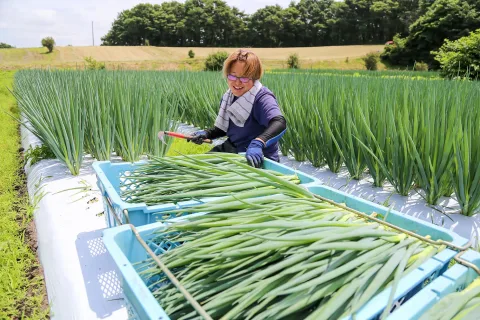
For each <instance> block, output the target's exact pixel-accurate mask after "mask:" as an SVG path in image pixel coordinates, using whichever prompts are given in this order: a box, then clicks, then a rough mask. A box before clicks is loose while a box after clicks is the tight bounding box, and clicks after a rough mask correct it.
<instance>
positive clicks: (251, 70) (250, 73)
mask: <svg viewBox="0 0 480 320" xmlns="http://www.w3.org/2000/svg"><path fill="white" fill-rule="evenodd" d="M237 61H243V62H245V69H244V70H243V76H244V77H248V78H252V79H253V80H258V79H260V78H261V77H262V75H263V67H262V62H261V61H260V59H259V58H258V57H257V55H256V54H255V53H253V52H252V51H250V50H245V49H239V50H236V51H235V52H233V53H232V54H230V56H228V58H227V60H225V63H224V64H223V75H224V76H225V77H227V75H228V73H229V72H230V69H231V68H232V65H233V64H234V63H235V62H237Z"/></svg>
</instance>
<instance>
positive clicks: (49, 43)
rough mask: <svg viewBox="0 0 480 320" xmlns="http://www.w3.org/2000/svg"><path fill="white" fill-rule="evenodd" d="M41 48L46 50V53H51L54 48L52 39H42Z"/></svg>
mask: <svg viewBox="0 0 480 320" xmlns="http://www.w3.org/2000/svg"><path fill="white" fill-rule="evenodd" d="M42 46H43V47H46V48H47V49H48V52H49V53H50V52H52V51H53V48H54V47H55V40H53V38H52V37H45V38H43V39H42Z"/></svg>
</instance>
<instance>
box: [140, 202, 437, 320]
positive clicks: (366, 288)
mask: <svg viewBox="0 0 480 320" xmlns="http://www.w3.org/2000/svg"><path fill="white" fill-rule="evenodd" d="M230 200H232V199H230ZM202 210H203V212H209V214H204V215H191V216H189V217H187V218H186V221H184V222H176V223H171V224H169V225H167V227H166V228H165V229H163V230H161V231H160V234H159V235H158V238H157V239H156V241H159V242H163V243H165V241H166V242H170V243H177V244H180V243H183V244H182V245H180V246H178V247H176V248H174V249H172V250H170V251H168V252H166V253H164V254H163V255H162V256H161V260H162V261H163V262H164V263H165V264H166V265H167V266H168V268H169V269H170V270H171V271H172V272H173V273H174V274H175V276H176V277H177V279H179V280H180V282H181V284H182V285H183V286H184V287H185V288H186V290H188V292H189V293H190V294H191V295H192V296H193V297H194V298H195V299H196V300H197V301H198V302H199V303H200V304H201V305H202V307H203V308H204V309H205V310H206V312H207V313H208V314H209V315H210V316H211V317H212V318H214V319H220V318H221V319H284V318H285V319H286V318H288V319H339V318H341V317H342V316H345V315H350V314H355V312H357V311H358V310H359V309H360V308H361V307H362V306H363V305H365V303H366V302H368V301H369V300H370V299H371V298H372V297H374V296H375V295H376V294H378V293H379V292H381V291H382V290H384V289H385V288H387V287H389V286H393V289H392V291H391V292H392V294H391V295H390V301H389V305H388V306H387V308H386V309H385V312H384V316H386V315H388V312H389V311H390V306H391V305H392V302H393V297H394V292H395V291H396V287H397V285H398V283H399V280H400V279H401V278H402V277H403V276H404V275H405V274H407V273H408V272H410V271H412V270H414V269H415V268H417V267H418V266H419V265H420V264H422V263H423V262H424V261H426V260H427V259H429V258H430V257H432V256H433V255H435V254H436V253H437V252H439V251H440V250H442V249H443V248H440V247H435V246H432V245H429V244H427V243H424V242H421V241H420V240H418V239H416V238H412V237H409V236H407V235H405V234H400V233H398V232H395V231H393V230H389V229H387V228H386V227H384V226H382V225H380V224H378V223H374V222H372V221H368V220H366V219H364V218H359V217H358V216H356V215H355V214H352V213H349V212H347V211H344V210H342V209H339V208H338V207H336V206H333V205H331V204H328V203H325V202H322V201H320V200H318V199H311V198H310V199H309V198H294V197H291V196H288V195H274V196H270V197H261V198H254V199H253V200H243V199H237V200H236V202H233V203H229V202H228V201H226V200H225V199H219V200H216V201H214V202H211V203H206V204H203V205H201V206H199V207H192V208H189V209H179V210H174V211H172V212H175V213H180V212H181V211H188V213H193V212H202ZM137 270H138V271H139V273H140V274H142V275H143V276H144V278H145V279H147V283H148V284H149V286H150V289H151V291H152V292H153V294H154V296H155V297H156V299H157V300H158V301H159V303H160V305H161V306H162V307H163V308H164V309H165V311H166V312H167V314H168V315H169V316H170V317H171V318H172V319H192V318H198V314H197V313H196V312H195V311H194V310H193V308H192V307H191V306H190V304H189V303H188V302H187V301H186V300H185V298H184V297H183V295H182V294H180V293H179V291H178V290H177V289H176V287H174V286H173V285H172V284H171V283H169V282H168V278H167V277H166V276H165V275H164V274H163V273H162V272H161V270H160V269H159V268H157V267H156V266H155V264H154V263H153V262H151V261H145V262H143V263H141V264H140V265H138V266H137Z"/></svg>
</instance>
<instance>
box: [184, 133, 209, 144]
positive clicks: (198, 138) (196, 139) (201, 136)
mask: <svg viewBox="0 0 480 320" xmlns="http://www.w3.org/2000/svg"><path fill="white" fill-rule="evenodd" d="M205 139H208V136H207V132H206V131H205V130H200V131H197V132H194V133H193V135H192V139H187V142H190V141H192V142H193V143H195V144H202V143H203V140H205Z"/></svg>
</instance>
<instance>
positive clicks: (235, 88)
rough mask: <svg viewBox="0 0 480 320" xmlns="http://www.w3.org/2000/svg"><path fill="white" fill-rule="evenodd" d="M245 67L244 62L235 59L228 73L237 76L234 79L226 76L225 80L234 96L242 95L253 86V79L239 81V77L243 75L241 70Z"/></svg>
mask: <svg viewBox="0 0 480 320" xmlns="http://www.w3.org/2000/svg"><path fill="white" fill-rule="evenodd" d="M244 69H245V62H243V61H235V62H234V63H233V64H232V66H231V68H230V72H229V73H228V74H231V75H232V76H235V77H237V78H236V79H235V80H230V79H228V77H227V82H228V87H229V88H230V90H232V93H233V95H234V96H236V97H240V96H242V95H243V94H244V93H246V92H247V91H248V90H250V89H251V88H252V87H253V80H252V79H248V82H246V83H243V82H242V81H240V79H239V78H242V77H244V75H243V70H244Z"/></svg>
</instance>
